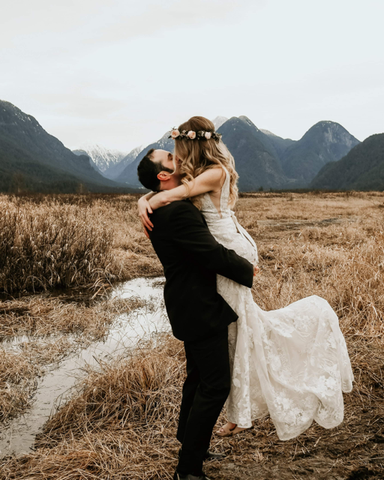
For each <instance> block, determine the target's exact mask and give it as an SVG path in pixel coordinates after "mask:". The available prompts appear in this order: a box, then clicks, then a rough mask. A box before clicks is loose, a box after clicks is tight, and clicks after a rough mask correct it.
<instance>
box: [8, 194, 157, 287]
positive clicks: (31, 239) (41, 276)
mask: <svg viewBox="0 0 384 480" xmlns="http://www.w3.org/2000/svg"><path fill="white" fill-rule="evenodd" d="M0 208H1V210H2V212H3V214H2V216H1V217H0V292H7V293H9V294H16V293H18V292H23V291H33V292H34V291H41V290H52V289H55V288H73V287H81V288H90V289H92V290H93V291H102V290H103V288H108V287H109V286H110V284H111V282H113V281H117V280H127V279H129V278H132V277H134V276H138V275H156V274H157V275H159V274H160V273H161V269H160V265H159V263H158V262H157V260H156V257H155V255H154V253H153V251H152V250H151V249H150V244H149V241H147V239H145V238H144V239H143V235H142V229H141V227H140V226H139V224H138V222H137V218H136V217H137V206H136V198H135V197H133V196H130V195H126V196H115V195H112V196H108V195H105V196H102V195H100V196H92V195H78V196H76V195H62V196H60V195H46V196H44V195H36V196H27V197H25V196H21V197H17V196H6V195H1V196H0Z"/></svg>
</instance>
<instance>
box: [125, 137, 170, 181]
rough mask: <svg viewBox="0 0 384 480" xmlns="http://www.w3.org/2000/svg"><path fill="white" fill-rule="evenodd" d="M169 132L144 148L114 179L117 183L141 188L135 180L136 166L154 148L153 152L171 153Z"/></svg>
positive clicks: (136, 179)
mask: <svg viewBox="0 0 384 480" xmlns="http://www.w3.org/2000/svg"><path fill="white" fill-rule="evenodd" d="M169 135H170V132H167V133H166V134H165V135H164V136H163V137H161V138H160V140H158V141H157V142H155V143H151V144H150V145H148V146H147V147H145V148H144V149H143V150H142V151H141V152H140V153H139V154H138V155H137V157H136V158H135V160H134V161H133V162H131V163H130V164H129V165H128V166H127V167H125V169H124V170H123V171H122V172H121V173H120V175H119V176H117V177H116V180H117V181H119V182H125V183H128V184H130V185H133V186H135V187H141V188H142V185H141V183H140V182H139V180H138V178H137V166H138V165H139V163H140V162H141V160H142V158H144V157H145V155H146V153H147V152H148V151H149V150H150V149H151V148H154V149H155V150H157V149H160V150H169V151H170V152H173V149H174V146H175V142H174V141H173V140H172V138H168V137H169Z"/></svg>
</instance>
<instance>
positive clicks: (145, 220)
mask: <svg viewBox="0 0 384 480" xmlns="http://www.w3.org/2000/svg"><path fill="white" fill-rule="evenodd" d="M138 207H139V217H140V220H141V223H142V224H143V227H144V231H145V234H146V236H147V237H148V238H149V235H148V231H150V232H151V231H152V228H153V223H152V222H151V220H150V219H149V216H148V215H150V214H151V213H153V210H152V208H151V205H150V204H149V202H148V199H147V196H146V195H144V197H141V198H140V199H139V202H138Z"/></svg>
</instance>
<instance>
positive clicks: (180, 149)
mask: <svg viewBox="0 0 384 480" xmlns="http://www.w3.org/2000/svg"><path fill="white" fill-rule="evenodd" d="M171 137H172V138H173V139H174V140H175V152H174V157H175V159H176V161H177V163H178V165H177V168H178V169H179V171H180V174H181V175H182V185H180V186H179V187H176V188H174V189H172V190H168V191H162V192H160V193H156V194H155V193H150V194H148V195H146V196H144V197H142V198H141V199H140V200H139V213H140V217H141V219H142V222H143V224H144V227H145V228H146V229H149V230H151V229H152V228H153V225H152V223H151V221H150V219H149V217H148V214H150V213H152V211H153V210H154V209H157V208H160V207H162V206H165V205H167V204H169V203H170V202H173V201H176V200H182V199H185V198H191V200H192V201H193V203H195V204H196V205H197V206H198V208H200V210H201V213H202V214H203V215H204V218H205V220H206V222H207V224H208V227H209V230H210V231H211V233H212V234H213V236H214V237H215V238H216V240H217V241H218V242H219V243H221V244H222V245H224V246H225V247H226V248H228V249H232V250H235V251H236V253H237V254H238V255H240V256H242V257H245V258H246V259H247V260H249V261H250V262H251V263H253V264H254V263H257V260H258V258H257V248H256V245H255V243H254V241H253V239H252V237H251V236H250V235H249V234H248V233H247V232H246V231H245V230H244V229H243V228H242V227H241V225H240V224H239V223H238V221H237V220H236V217H235V216H234V213H233V211H232V210H231V209H232V208H233V206H234V204H235V202H236V199H237V187H236V182H237V178H238V175H237V173H236V171H235V166H234V159H233V157H232V155H231V154H230V152H229V151H228V149H227V148H226V146H225V145H224V143H223V142H222V140H221V138H220V137H221V135H220V134H218V133H216V132H215V128H214V125H213V123H212V122H211V121H209V120H208V119H206V118H204V117H192V118H191V119H190V120H188V121H187V122H185V123H183V124H182V125H180V127H179V128H178V129H174V130H173V131H172V132H171ZM175 170H176V165H175ZM217 291H218V293H219V294H220V295H221V296H222V297H223V298H224V299H225V301H226V302H227V303H228V304H229V305H230V306H231V307H232V309H233V310H234V311H235V312H236V313H237V315H238V317H239V318H238V321H237V322H234V323H232V324H230V326H229V350H230V352H229V353H230V359H231V370H232V384H231V392H230V395H229V397H228V400H227V403H226V411H227V419H228V423H227V424H226V425H225V426H223V427H222V428H220V430H219V431H218V435H221V436H228V435H233V434H235V433H238V432H240V431H242V430H244V429H247V428H251V426H252V422H253V421H254V420H256V419H259V418H262V417H264V416H265V415H267V414H269V415H270V417H271V419H272V421H273V423H274V425H275V427H276V431H277V435H278V436H279V438H280V439H281V440H289V439H291V438H294V437H296V436H298V435H299V434H301V433H302V432H304V431H305V430H306V429H307V428H308V427H309V426H310V425H311V424H312V422H313V420H316V422H317V423H318V424H319V425H321V426H322V427H324V428H332V427H336V426H337V425H339V424H340V423H341V422H342V420H343V416H344V403H343V395H342V392H350V391H351V390H352V381H353V374H352V369H351V364H350V360H349V356H348V352H347V347H346V344H345V340H344V337H343V335H342V333H341V331H340V328H339V323H338V318H337V316H336V314H335V312H334V311H333V309H332V308H331V306H330V305H329V304H328V302H327V301H326V300H325V299H323V298H320V297H318V296H316V295H312V296H310V297H307V298H303V299H301V300H299V301H297V302H294V303H292V304H291V305H288V306H287V307H285V308H281V309H279V310H272V311H264V310H262V309H261V308H260V307H259V306H258V305H257V304H256V303H255V302H254V300H253V297H252V293H251V289H249V288H247V287H245V286H242V285H239V284H237V283H235V282H233V281H232V280H229V279H227V278H225V277H221V276H219V275H218V278H217Z"/></svg>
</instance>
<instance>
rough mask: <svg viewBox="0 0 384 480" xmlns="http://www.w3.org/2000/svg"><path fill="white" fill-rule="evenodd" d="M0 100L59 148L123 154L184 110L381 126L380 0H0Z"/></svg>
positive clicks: (301, 123) (270, 125) (355, 127)
mask: <svg viewBox="0 0 384 480" xmlns="http://www.w3.org/2000/svg"><path fill="white" fill-rule="evenodd" d="M0 8H1V10H0V11H1V15H0V68H1V74H0V99H2V100H7V101H9V102H11V103H13V104H14V105H16V106H17V107H19V108H20V109H21V110H23V111H24V112H26V113H28V114H31V115H33V116H34V117H35V118H36V119H37V120H38V121H39V122H40V124H41V125H42V126H43V127H44V128H45V129H46V130H47V131H48V132H49V133H51V134H52V135H55V136H56V137H58V138H59V139H60V140H61V141H62V142H63V143H64V144H65V145H66V146H67V147H69V148H72V149H73V148H77V147H79V146H81V145H84V144H86V143H88V144H89V143H90V144H94V143H98V144H100V145H103V146H105V147H108V148H116V149H120V150H123V151H129V150H131V149H132V148H134V147H136V146H138V145H142V144H148V143H150V142H152V141H155V140H157V139H158V138H160V137H161V136H162V135H163V134H164V133H165V132H166V131H167V130H169V129H170V128H171V127H173V126H175V125H178V124H180V123H181V122H183V121H185V120H187V119H188V118H189V117H190V116H192V115H203V116H206V117H208V118H211V119H213V118H214V117H216V116H217V115H223V116H226V117H231V116H239V115H246V116H248V117H249V118H250V119H251V120H252V121H253V122H254V123H255V124H256V125H257V126H258V127H259V128H265V129H268V130H271V131H272V132H274V133H276V134H277V135H279V136H282V137H289V138H293V139H299V138H300V137H301V136H302V135H303V134H304V133H305V132H306V131H307V130H308V129H309V128H310V127H311V126H312V125H313V124H315V123H316V122H318V121H319V120H333V121H335V122H339V123H341V124H342V125H343V126H344V127H345V128H346V129H347V130H348V131H349V132H350V133H352V134H353V135H354V136H355V137H357V138H358V139H359V140H364V139H365V138H366V137H368V136H369V135H371V134H373V133H382V132H383V131H384V48H383V46H384V27H383V21H384V20H383V19H384V1H383V0H321V1H320V0H236V1H234V0H157V1H156V0H138V1H136V0H12V1H11V0H0Z"/></svg>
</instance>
